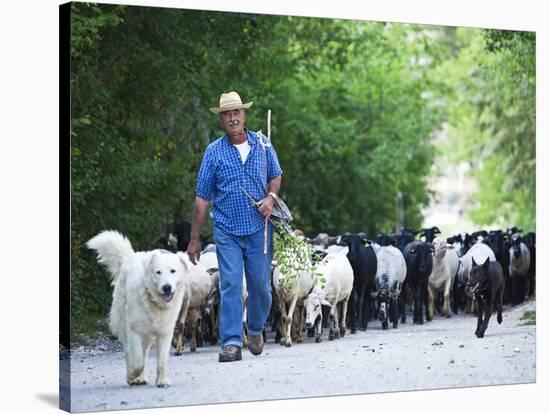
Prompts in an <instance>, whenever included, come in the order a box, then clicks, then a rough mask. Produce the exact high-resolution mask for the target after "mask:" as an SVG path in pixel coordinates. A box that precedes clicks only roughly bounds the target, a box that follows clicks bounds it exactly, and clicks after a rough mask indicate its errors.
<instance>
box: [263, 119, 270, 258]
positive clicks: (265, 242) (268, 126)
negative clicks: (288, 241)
mask: <svg viewBox="0 0 550 414" xmlns="http://www.w3.org/2000/svg"><path fill="white" fill-rule="evenodd" d="M267 139H268V140H269V141H270V142H271V109H268V110H267ZM264 152H265V148H264ZM265 186H266V189H265V191H266V193H267V192H268V191H269V182H268V181H267V154H266V158H265ZM267 220H268V217H267V216H266V217H265V224H264V256H265V255H267Z"/></svg>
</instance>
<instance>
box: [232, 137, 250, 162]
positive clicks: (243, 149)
mask: <svg viewBox="0 0 550 414" xmlns="http://www.w3.org/2000/svg"><path fill="white" fill-rule="evenodd" d="M233 145H235V148H237V149H238V150H239V153H240V154H241V160H242V161H243V164H244V162H245V161H246V157H248V153H249V152H250V144H249V143H248V140H247V141H245V142H243V143H242V144H233Z"/></svg>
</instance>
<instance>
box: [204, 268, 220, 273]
mask: <svg viewBox="0 0 550 414" xmlns="http://www.w3.org/2000/svg"><path fill="white" fill-rule="evenodd" d="M206 271H207V272H208V274H209V275H212V274H214V273H216V272H217V271H218V268H217V267H211V268H210V269H206Z"/></svg>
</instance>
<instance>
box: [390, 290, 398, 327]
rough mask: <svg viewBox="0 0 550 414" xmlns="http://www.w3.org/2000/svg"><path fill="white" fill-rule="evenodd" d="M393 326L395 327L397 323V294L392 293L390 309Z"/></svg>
mask: <svg viewBox="0 0 550 414" xmlns="http://www.w3.org/2000/svg"><path fill="white" fill-rule="evenodd" d="M390 312H391V315H392V322H393V328H394V329H396V328H397V327H398V325H399V295H393V297H392V299H391V309H390Z"/></svg>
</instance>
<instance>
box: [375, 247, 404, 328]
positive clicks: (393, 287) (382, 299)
mask: <svg viewBox="0 0 550 414" xmlns="http://www.w3.org/2000/svg"><path fill="white" fill-rule="evenodd" d="M375 252H376V260H377V268H376V279H375V280H376V289H377V292H376V296H377V298H378V318H379V320H380V321H381V322H382V328H383V329H387V328H388V308H389V313H390V320H391V321H392V322H393V327H394V328H397V324H398V310H399V295H400V294H401V288H402V287H403V282H404V281H405V277H406V276H407V264H406V262H405V258H404V257H403V253H401V250H399V249H398V248H396V247H394V246H379V247H378V246H376V249H375Z"/></svg>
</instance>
